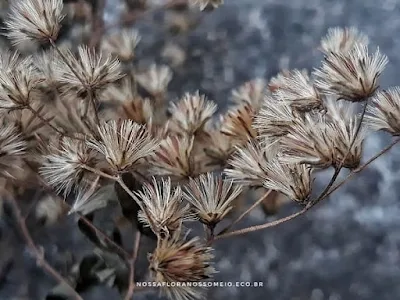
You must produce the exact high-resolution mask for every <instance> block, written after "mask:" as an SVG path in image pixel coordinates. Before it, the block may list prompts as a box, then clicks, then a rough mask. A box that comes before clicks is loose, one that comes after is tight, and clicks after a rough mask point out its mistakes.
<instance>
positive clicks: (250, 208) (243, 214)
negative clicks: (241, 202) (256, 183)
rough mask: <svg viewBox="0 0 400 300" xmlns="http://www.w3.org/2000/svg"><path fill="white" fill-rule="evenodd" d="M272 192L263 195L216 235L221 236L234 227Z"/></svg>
mask: <svg viewBox="0 0 400 300" xmlns="http://www.w3.org/2000/svg"><path fill="white" fill-rule="evenodd" d="M271 192H272V190H269V191H268V192H266V193H265V194H264V195H262V196H261V197H260V198H259V199H258V200H257V201H256V202H255V203H254V204H253V205H252V206H250V207H249V208H248V209H247V210H246V211H245V212H243V213H242V214H241V215H240V216H239V217H238V218H237V219H236V220H234V221H233V222H232V223H231V224H229V225H228V226H227V227H226V228H224V229H223V230H221V232H220V233H219V234H218V235H222V234H224V233H226V232H228V231H229V230H230V229H231V228H232V227H233V226H234V225H236V224H237V223H238V222H240V221H241V220H242V219H243V218H244V217H245V216H247V215H248V214H249V213H250V212H251V211H252V210H253V209H254V208H256V207H257V206H258V205H259V204H260V203H262V202H263V201H264V200H265V199H267V197H268V196H269V195H270V194H271Z"/></svg>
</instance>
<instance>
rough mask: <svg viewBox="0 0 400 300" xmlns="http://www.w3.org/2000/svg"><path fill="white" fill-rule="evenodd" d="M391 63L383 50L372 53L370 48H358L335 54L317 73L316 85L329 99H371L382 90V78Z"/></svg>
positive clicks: (331, 55)
mask: <svg viewBox="0 0 400 300" xmlns="http://www.w3.org/2000/svg"><path fill="white" fill-rule="evenodd" d="M387 62H388V59H387V57H386V56H385V55H383V54H381V53H380V51H379V49H377V50H376V51H375V53H374V54H372V55H370V54H369V53H368V47H367V46H366V45H362V44H361V45H360V44H357V45H354V48H353V49H352V50H351V51H348V52H346V53H331V54H330V55H327V56H326V57H325V58H324V62H323V65H322V68H321V69H317V70H315V72H314V74H315V76H316V77H317V80H316V81H315V85H316V87H317V88H318V89H320V90H321V92H323V93H325V94H327V95H338V96H339V97H340V98H341V99H345V100H348V101H353V102H358V101H364V100H365V99H367V98H368V97H371V96H372V95H373V94H374V93H375V91H376V89H377V88H378V87H379V84H378V78H379V76H380V75H381V73H382V71H383V69H384V68H385V66H386V64H387Z"/></svg>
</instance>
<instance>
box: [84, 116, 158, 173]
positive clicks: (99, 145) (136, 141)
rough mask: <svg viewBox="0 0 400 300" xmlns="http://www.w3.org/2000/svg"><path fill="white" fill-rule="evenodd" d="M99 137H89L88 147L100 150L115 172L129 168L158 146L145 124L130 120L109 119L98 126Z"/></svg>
mask: <svg viewBox="0 0 400 300" xmlns="http://www.w3.org/2000/svg"><path fill="white" fill-rule="evenodd" d="M98 132H99V139H98V140H96V139H91V140H90V141H89V142H88V145H89V147H91V148H93V149H95V150H97V151H98V152H100V153H101V154H102V155H103V156H104V157H105V159H106V160H107V162H108V164H109V166H110V168H111V169H112V170H113V171H114V172H116V173H119V172H123V171H126V170H129V169H131V168H132V167H133V166H134V165H135V164H137V163H138V162H139V160H141V159H142V158H145V157H147V156H149V155H150V154H152V153H153V152H154V150H155V149H157V147H158V141H157V140H155V139H154V138H153V136H152V135H151V133H150V132H149V131H148V130H147V129H146V127H145V126H142V125H139V124H137V123H135V122H133V121H131V120H117V121H115V120H111V121H109V122H107V123H104V124H102V125H101V126H99V128H98Z"/></svg>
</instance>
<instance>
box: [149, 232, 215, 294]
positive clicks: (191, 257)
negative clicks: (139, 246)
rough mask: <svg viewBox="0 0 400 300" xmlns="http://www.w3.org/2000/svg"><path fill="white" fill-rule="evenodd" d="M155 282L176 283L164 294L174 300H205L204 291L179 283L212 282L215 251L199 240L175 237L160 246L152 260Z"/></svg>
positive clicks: (150, 261) (151, 256)
mask: <svg viewBox="0 0 400 300" xmlns="http://www.w3.org/2000/svg"><path fill="white" fill-rule="evenodd" d="M148 259H149V263H150V266H149V269H150V272H151V275H152V279H153V280H154V281H156V282H160V283H169V284H170V285H171V283H174V285H175V286H164V287H163V288H162V291H163V292H164V294H165V295H166V296H168V298H169V299H171V300H194V299H204V295H203V294H202V291H201V289H198V288H196V287H194V286H188V285H185V286H183V285H181V286H176V283H177V282H186V283H188V282H201V281H203V280H207V279H210V278H211V277H212V275H213V274H214V273H216V271H215V269H214V268H213V267H212V260H213V259H214V255H213V254H212V248H210V247H207V246H205V245H202V244H201V243H200V241H199V238H198V237H195V238H193V239H190V240H186V238H181V237H180V236H179V235H178V234H175V235H174V236H172V237H171V238H170V239H164V240H162V241H161V243H159V245H158V246H157V248H156V249H155V250H154V252H153V253H152V254H150V255H149V256H148Z"/></svg>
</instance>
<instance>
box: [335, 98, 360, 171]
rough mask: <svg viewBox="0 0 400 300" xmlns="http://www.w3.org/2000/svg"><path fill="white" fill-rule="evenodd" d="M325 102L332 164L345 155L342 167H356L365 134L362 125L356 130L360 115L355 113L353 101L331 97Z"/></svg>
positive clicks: (340, 160) (358, 162)
mask: <svg viewBox="0 0 400 300" xmlns="http://www.w3.org/2000/svg"><path fill="white" fill-rule="evenodd" d="M327 103H328V104H327V108H328V113H327V122H328V125H329V136H330V137H331V141H332V145H333V149H334V151H333V157H334V165H335V166H336V167H337V166H339V165H340V164H341V163H342V161H343V159H344V157H345V156H346V158H345V160H344V161H343V167H345V168H350V169H354V168H357V167H358V166H359V165H360V162H361V155H362V148H363V147H362V145H363V141H364V138H365V135H366V131H365V129H364V127H361V128H360V130H359V131H358V132H357V129H358V124H359V122H360V116H359V115H357V114H356V113H355V110H354V105H353V103H348V102H343V101H341V102H339V101H335V100H332V99H331V101H328V102H327ZM356 134H357V136H356ZM355 136H356V138H355V140H354V142H353V139H354V137H355ZM350 146H351V149H350ZM349 150H350V151H349Z"/></svg>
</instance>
